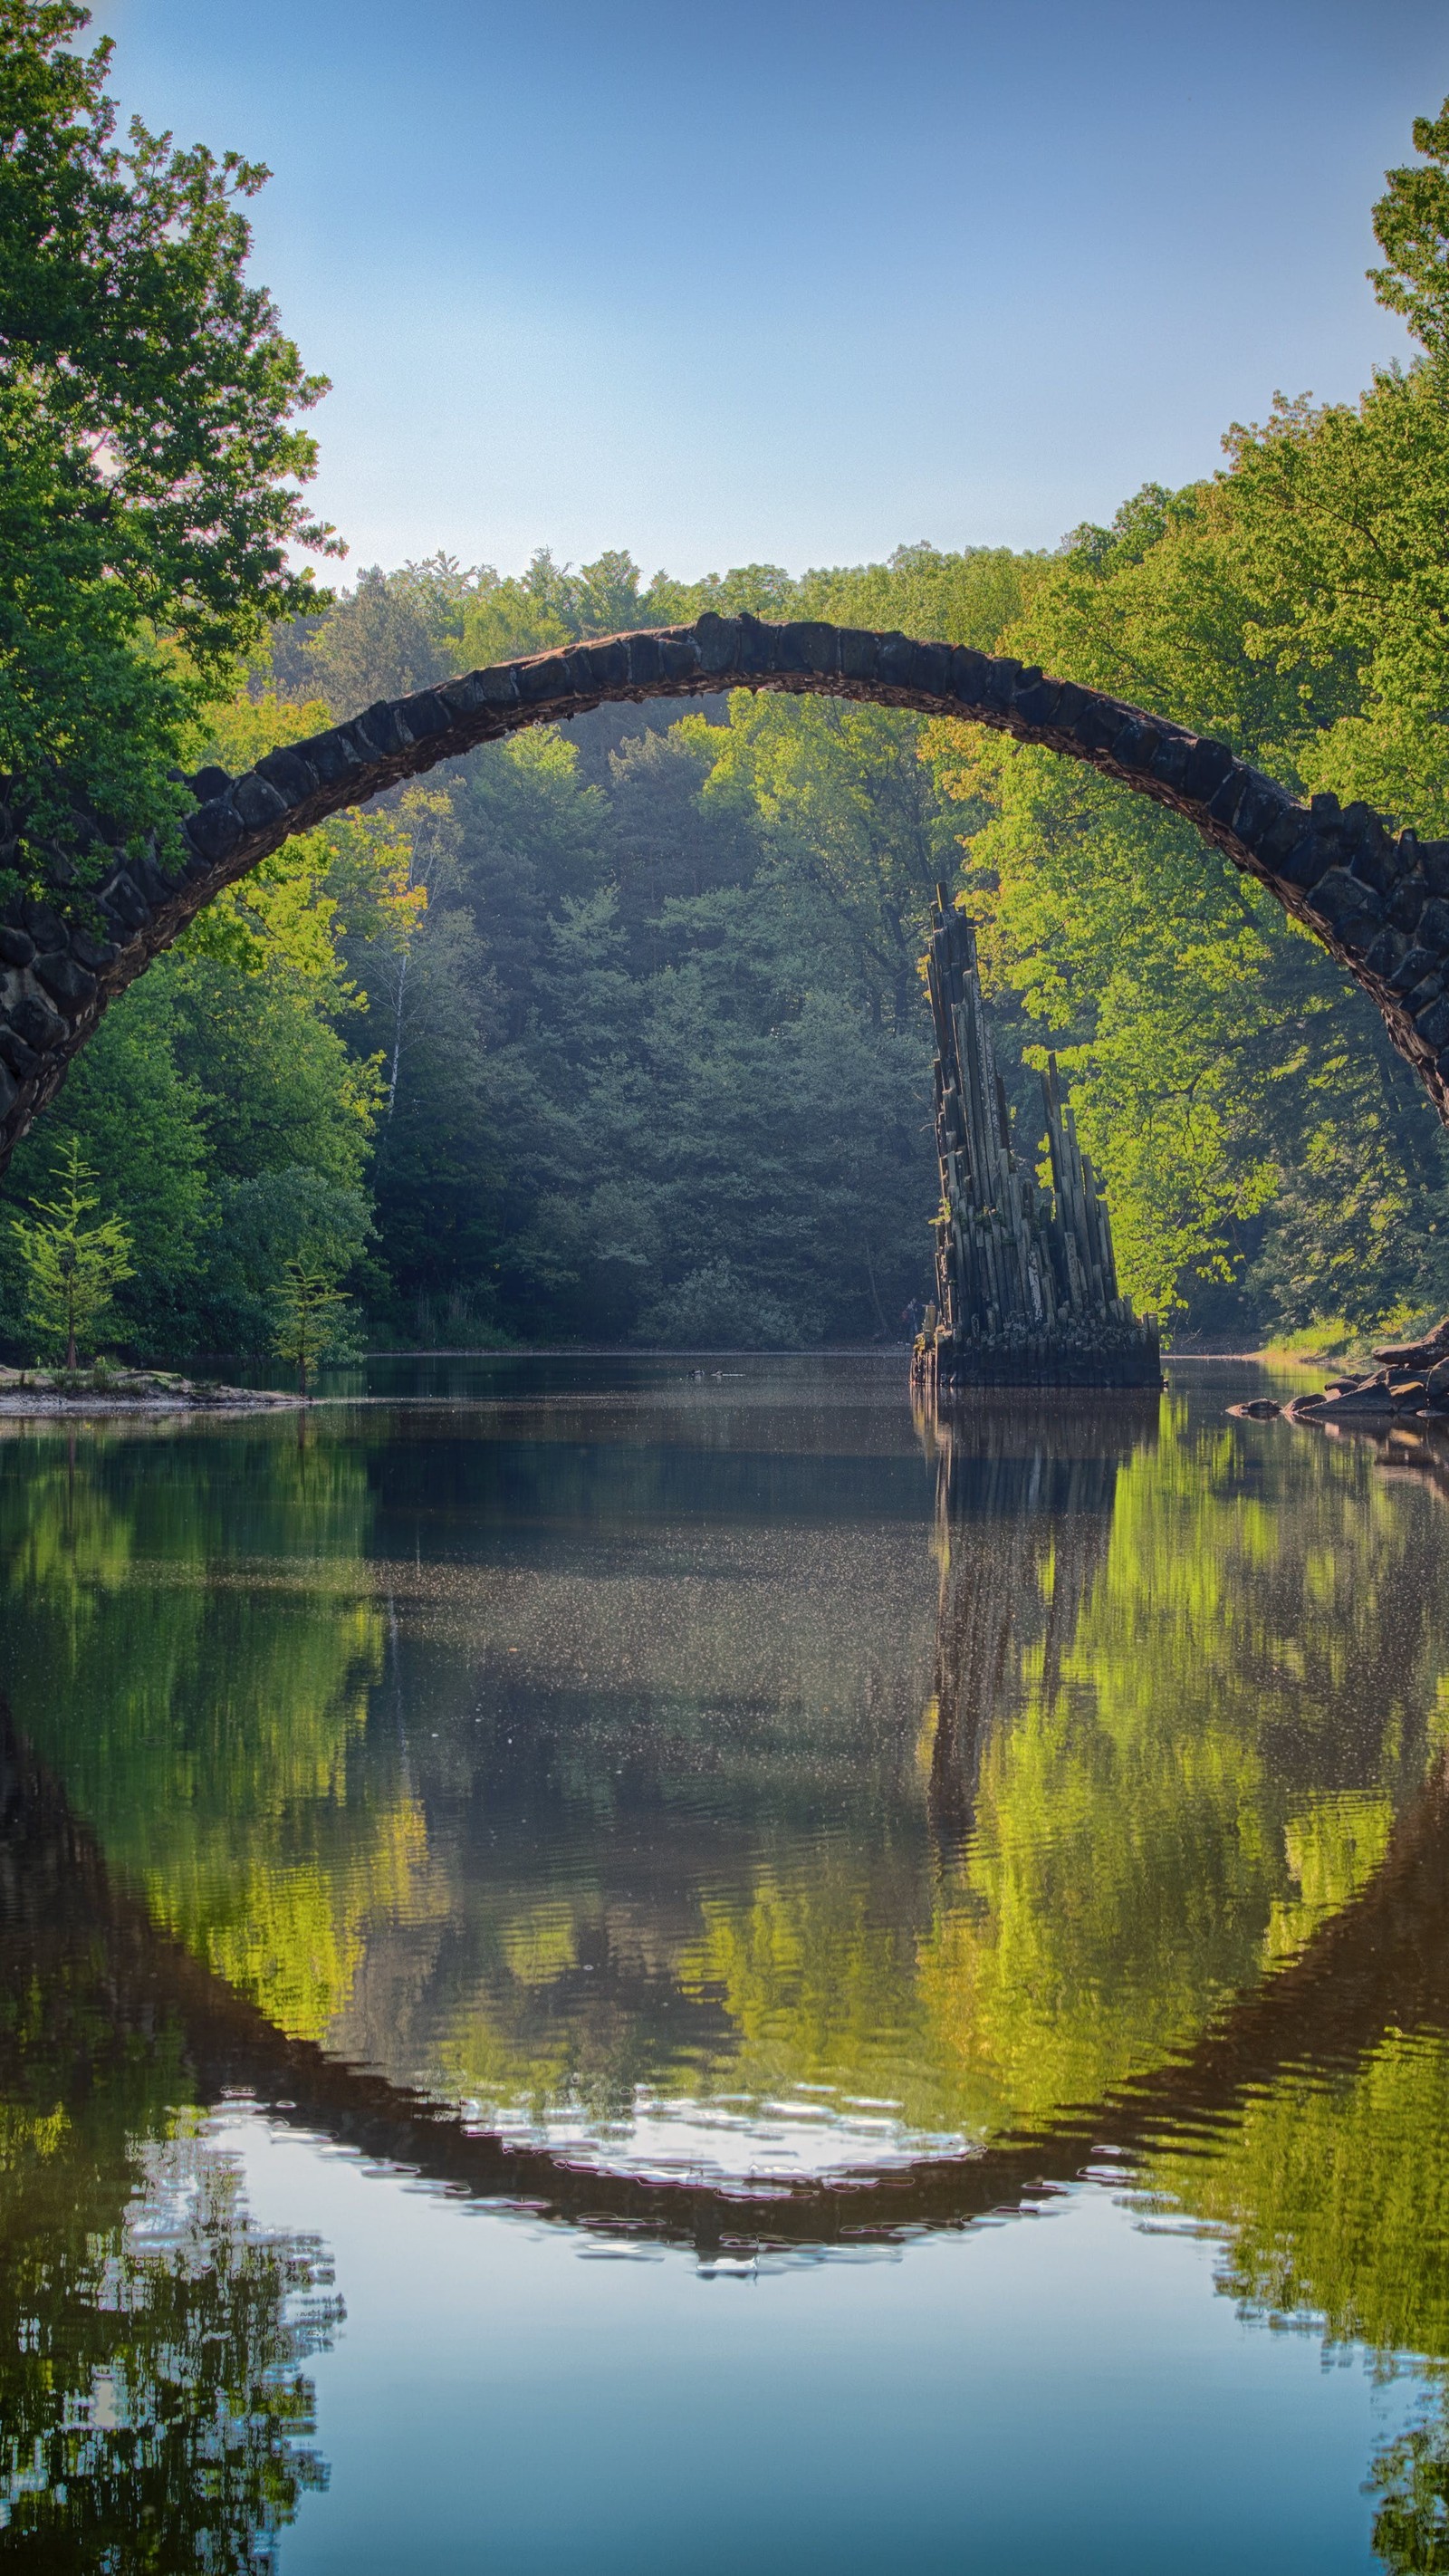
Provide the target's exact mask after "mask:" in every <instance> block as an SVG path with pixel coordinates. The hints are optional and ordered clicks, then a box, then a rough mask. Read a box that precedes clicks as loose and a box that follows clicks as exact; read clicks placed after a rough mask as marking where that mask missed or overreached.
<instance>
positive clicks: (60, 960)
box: [35, 952, 96, 1018]
mask: <svg viewBox="0 0 1449 2576" xmlns="http://www.w3.org/2000/svg"><path fill="white" fill-rule="evenodd" d="M35 972H36V975H37V976H38V978H39V980H40V982H41V983H42V984H43V985H44V986H45V989H46V991H47V993H49V995H50V997H51V999H52V1001H55V1002H59V1004H60V1005H61V1008H62V1009H63V1010H66V1011H68V1012H69V1013H70V1014H71V1016H72V1018H74V1017H75V1015H76V1013H77V1012H80V1011H83V1010H84V1009H85V1006H86V1004H87V1002H93V1001H94V1000H95V997H96V979H95V977H94V975H88V974H87V973H86V970H85V968H84V966H78V965H77V964H76V961H75V959H74V958H73V957H69V956H67V955H65V954H64V953H63V952H62V954H61V955H60V956H59V957H37V959H36V961H35Z"/></svg>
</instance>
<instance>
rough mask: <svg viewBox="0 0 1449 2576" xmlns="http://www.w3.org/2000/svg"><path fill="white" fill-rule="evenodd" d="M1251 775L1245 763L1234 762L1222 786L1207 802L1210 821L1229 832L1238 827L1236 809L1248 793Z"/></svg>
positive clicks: (1215, 790) (1216, 789)
mask: <svg viewBox="0 0 1449 2576" xmlns="http://www.w3.org/2000/svg"><path fill="white" fill-rule="evenodd" d="M1252 776H1253V773H1252V771H1251V769H1249V768H1248V767H1247V765H1246V763H1245V762H1243V761H1241V760H1235V761H1234V762H1233V763H1232V765H1231V767H1230V768H1229V770H1228V773H1227V776H1226V777H1225V778H1224V780H1223V782H1222V785H1221V786H1220V787H1218V788H1215V789H1214V791H1213V793H1212V795H1211V796H1210V797H1209V798H1208V800H1207V812H1208V817H1209V819H1210V821H1212V822H1214V823H1221V824H1222V825H1223V826H1224V828H1225V829H1226V830H1228V831H1230V832H1233V831H1236V830H1237V827H1238V809H1239V807H1240V806H1241V804H1242V802H1243V799H1244V797H1245V796H1246V795H1247V793H1248V789H1249V785H1250V783H1251V780H1252Z"/></svg>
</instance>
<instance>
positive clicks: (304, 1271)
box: [272, 1261, 347, 1399]
mask: <svg viewBox="0 0 1449 2576" xmlns="http://www.w3.org/2000/svg"><path fill="white" fill-rule="evenodd" d="M346 1303H347V1300H346V1298H345V1297H344V1296H343V1294H342V1291H341V1289H340V1288H339V1287H338V1286H337V1284H336V1282H335V1280H334V1279H333V1278H332V1276H331V1275H330V1273H329V1272H328V1271H326V1270H323V1269H319V1268H318V1267H317V1265H316V1264H315V1263H314V1262H308V1261H289V1262H288V1263H287V1264H286V1266H285V1268H284V1270H283V1272H282V1281H281V1286H280V1287H279V1288H278V1290H277V1328H276V1333H275V1335H274V1338H273V1344H272V1347H273V1349H274V1350H275V1351H276V1354H277V1356H278V1358H279V1359H284V1360H290V1361H291V1362H292V1364H293V1366H294V1367H295V1369H296V1372H297V1388H298V1392H299V1394H301V1396H302V1397H303V1398H304V1399H305V1397H306V1393H307V1379H308V1375H309V1372H310V1371H311V1370H312V1369H314V1368H315V1367H316V1365H317V1362H318V1361H319V1359H321V1358H322V1357H323V1356H324V1355H325V1353H326V1351H327V1350H328V1348H329V1346H330V1345H331V1343H332V1342H333V1341H334V1340H335V1338H336V1332H337V1326H338V1324H339V1322H340V1321H341V1309H342V1308H343V1307H344V1306H345V1305H346Z"/></svg>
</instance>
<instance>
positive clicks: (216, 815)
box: [181, 796, 243, 867]
mask: <svg viewBox="0 0 1449 2576" xmlns="http://www.w3.org/2000/svg"><path fill="white" fill-rule="evenodd" d="M181 828H182V830H183V832H184V833H185V834H186V837H187V839H188V841H189V842H190V843H191V846H192V848H193V849H194V850H195V852H196V854H197V856H198V858H202V859H205V860H206V861H207V862H208V864H209V865H210V866H212V867H219V866H220V865H221V863H222V861H223V860H224V859H229V858H230V857H231V855H232V852H233V851H234V850H237V849H240V847H241V843H242V837H243V835H242V819H241V816H240V814H238V813H237V811H236V808H235V807H234V806H233V804H232V802H231V799H230V798H229V797H226V796H214V797H213V798H212V800H211V803H210V804H209V805H198V807H197V809H196V812H195V813H194V814H188V815H187V817H186V820H185V822H184V823H183V824H182V826H181Z"/></svg>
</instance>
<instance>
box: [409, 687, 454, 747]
mask: <svg viewBox="0 0 1449 2576" xmlns="http://www.w3.org/2000/svg"><path fill="white" fill-rule="evenodd" d="M401 713H402V720H403V723H404V724H405V725H406V727H407V729H408V732H409V733H410V734H411V736H412V738H413V741H414V742H435V741H436V739H437V737H438V735H439V734H440V733H447V732H448V730H449V728H450V726H451V724H452V721H453V718H452V714H451V711H450V710H449V709H448V708H447V707H446V706H445V705H444V704H443V699H442V694H441V692H440V691H439V690H437V689H417V690H415V691H414V693H413V695H412V696H411V697H410V698H404V700H403V702H402V709H401Z"/></svg>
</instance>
